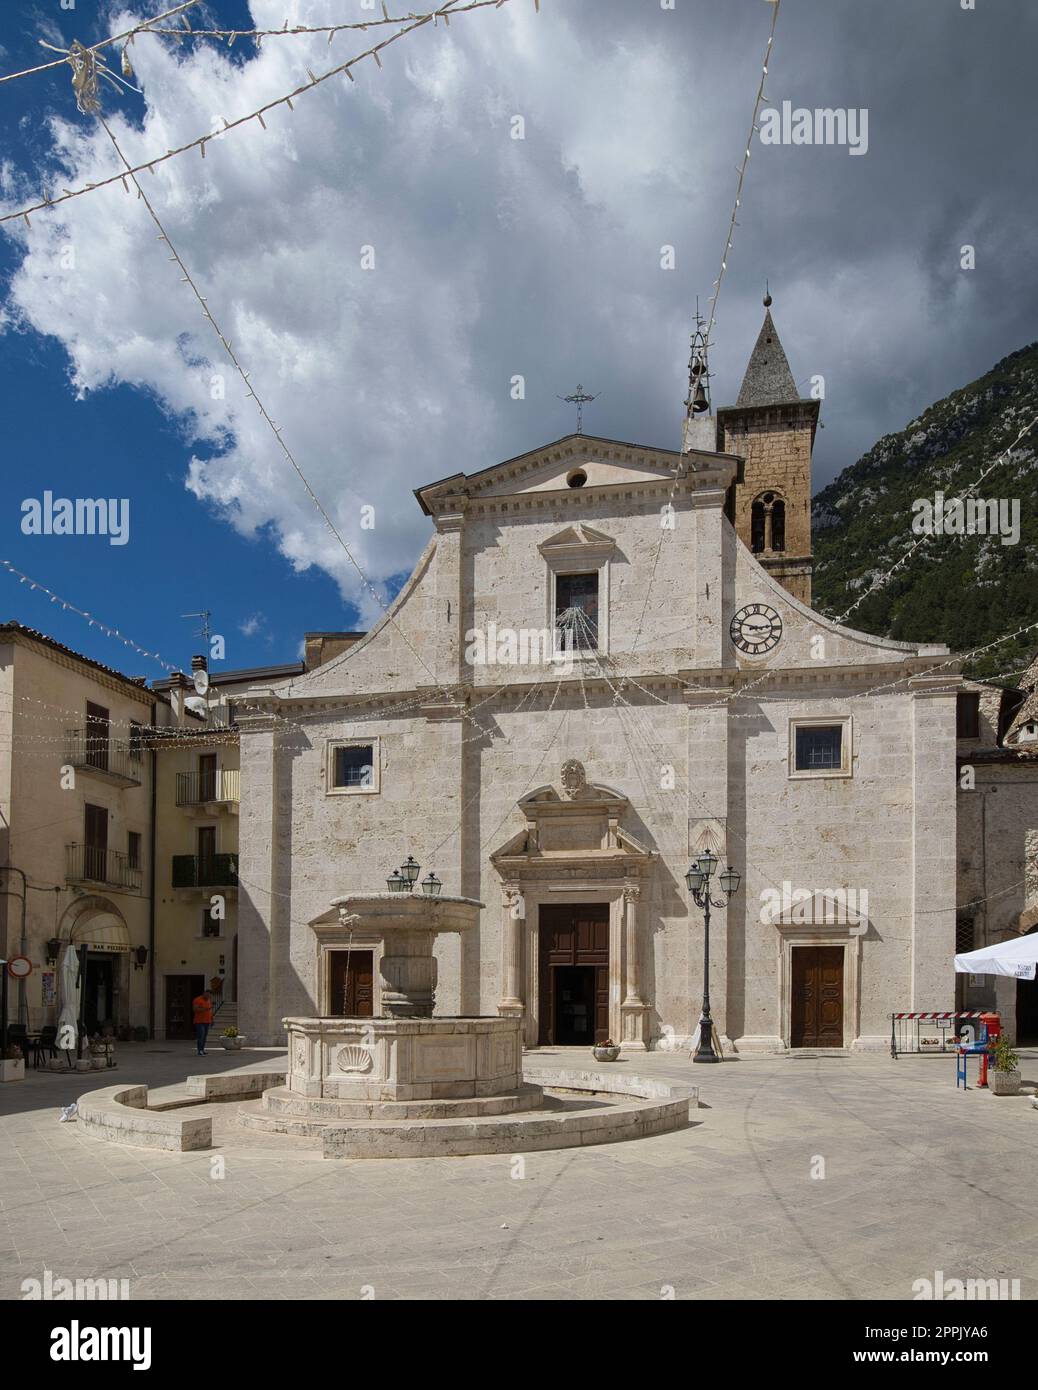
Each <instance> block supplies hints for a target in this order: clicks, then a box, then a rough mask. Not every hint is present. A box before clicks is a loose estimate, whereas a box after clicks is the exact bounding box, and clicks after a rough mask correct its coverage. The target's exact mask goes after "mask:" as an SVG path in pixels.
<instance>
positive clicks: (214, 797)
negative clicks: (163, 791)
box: [177, 767, 241, 815]
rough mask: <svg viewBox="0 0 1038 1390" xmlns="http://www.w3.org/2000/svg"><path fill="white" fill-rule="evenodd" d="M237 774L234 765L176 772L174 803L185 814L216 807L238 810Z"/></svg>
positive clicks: (208, 813) (207, 813) (213, 809)
mask: <svg viewBox="0 0 1038 1390" xmlns="http://www.w3.org/2000/svg"><path fill="white" fill-rule="evenodd" d="M240 781H241V774H240V773H239V771H238V769H237V768H236V767H235V768H219V769H217V768H212V769H208V768H207V769H205V770H204V771H202V772H178V773H177V805H178V806H180V807H181V808H182V809H183V810H185V811H186V812H187V813H188V815H191V814H193V813H201V814H205V815H210V814H212V813H213V812H216V811H221V810H223V811H228V812H230V813H231V815H237V814H238V801H239V794H238V788H239V785H240Z"/></svg>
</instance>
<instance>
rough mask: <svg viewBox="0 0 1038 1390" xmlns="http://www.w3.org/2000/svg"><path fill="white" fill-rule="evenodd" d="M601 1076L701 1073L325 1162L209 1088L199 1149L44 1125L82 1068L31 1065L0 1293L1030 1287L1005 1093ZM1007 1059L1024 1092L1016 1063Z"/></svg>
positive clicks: (1029, 1239) (248, 1057) (766, 1068)
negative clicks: (489, 1146) (616, 1100)
mask: <svg viewBox="0 0 1038 1390" xmlns="http://www.w3.org/2000/svg"><path fill="white" fill-rule="evenodd" d="M281 1056H283V1053H279V1052H277V1051H275V1050H273V1049H271V1050H260V1049H251V1050H249V1051H247V1052H245V1053H241V1054H236V1055H235V1054H224V1053H222V1052H216V1053H214V1054H211V1055H210V1056H209V1057H208V1058H206V1059H205V1060H204V1061H201V1060H200V1059H198V1058H196V1057H195V1056H194V1053H193V1048H192V1047H191V1046H190V1045H182V1044H178V1043H146V1044H139V1045H126V1046H123V1047H121V1048H120V1051H119V1060H120V1067H119V1071H118V1073H116V1074H115V1075H116V1076H117V1078H118V1079H119V1080H120V1081H125V1082H127V1083H130V1082H146V1083H147V1084H148V1085H149V1086H151V1087H161V1086H166V1085H171V1084H174V1083H176V1082H178V1081H181V1080H182V1079H183V1078H184V1076H185V1075H187V1074H189V1073H192V1072H195V1071H201V1070H202V1069H204V1068H208V1069H209V1070H211V1071H223V1070H230V1069H232V1068H234V1067H239V1066H241V1065H242V1064H243V1063H248V1064H250V1065H256V1066H258V1067H261V1068H264V1069H266V1068H269V1067H270V1066H271V1065H272V1064H273V1063H276V1061H277V1060H278V1059H279V1058H280V1057H281ZM560 1058H562V1059H565V1060H577V1059H579V1060H581V1061H583V1060H585V1053H584V1052H583V1051H578V1050H570V1049H556V1050H549V1049H544V1050H540V1051H537V1052H534V1053H531V1054H528V1056H527V1057H526V1059H525V1062H526V1067H527V1071H528V1074H529V1075H530V1076H531V1077H532V1078H534V1079H535V1077H536V1070H537V1067H538V1066H539V1065H558V1064H559V1061H560ZM617 1066H618V1067H620V1068H624V1069H627V1070H630V1071H632V1072H644V1073H647V1074H650V1075H660V1076H665V1077H668V1078H673V1079H675V1080H681V1079H693V1080H694V1081H696V1082H697V1083H699V1084H700V1086H701V1087H702V1100H703V1106H702V1107H701V1108H700V1109H699V1111H698V1112H696V1113H695V1116H694V1122H693V1124H692V1126H691V1127H690V1128H689V1129H686V1130H683V1131H681V1132H679V1133H676V1134H671V1135H665V1136H661V1137H659V1138H654V1139H647V1140H641V1141H637V1142H635V1143H631V1144H612V1145H606V1146H603V1147H590V1148H582V1149H567V1150H562V1151H558V1152H547V1153H533V1154H527V1155H523V1156H509V1155H496V1156H486V1157H472V1158H449V1159H446V1158H445V1159H414V1160H411V1159H408V1160H388V1159H386V1160H366V1161H344V1162H335V1161H329V1160H325V1159H324V1158H322V1157H321V1154H320V1151H319V1148H318V1145H317V1143H316V1141H312V1140H309V1139H294V1138H287V1137H284V1136H276V1135H269V1136H268V1135H261V1134H254V1133H250V1132H247V1131H244V1130H240V1129H238V1128H237V1126H236V1125H235V1124H234V1123H233V1119H234V1112H235V1106H234V1105H233V1104H232V1105H225V1106H212V1107H199V1108H197V1109H194V1110H193V1111H192V1112H191V1113H193V1114H205V1113H211V1114H213V1115H214V1117H215V1125H214V1140H215V1143H216V1147H215V1148H214V1149H213V1150H212V1151H208V1152H203V1153H188V1154H167V1153H159V1152H153V1151H149V1150H146V1149H134V1148H129V1147H123V1146H120V1145H115V1144H108V1143H102V1142H99V1141H96V1140H93V1139H89V1138H87V1137H86V1135H85V1134H83V1132H82V1130H81V1129H79V1128H78V1127H77V1125H76V1124H61V1123H59V1121H58V1114H59V1111H60V1108H61V1107H62V1106H63V1105H65V1104H67V1103H68V1102H69V1101H70V1100H73V1099H75V1098H76V1096H77V1095H79V1094H80V1093H81V1092H83V1091H85V1090H88V1089H90V1087H91V1086H92V1085H96V1084H98V1081H97V1079H96V1078H95V1077H94V1076H92V1075H85V1076H78V1075H77V1076H76V1077H75V1078H71V1077H70V1078H69V1079H68V1080H67V1081H66V1080H65V1078H63V1077H61V1076H54V1075H48V1074H42V1073H41V1074H33V1073H30V1074H29V1076H28V1078H27V1079H26V1081H24V1082H20V1083H15V1084H10V1085H5V1086H3V1087H2V1088H0V1117H2V1118H0V1254H2V1262H0V1269H2V1275H0V1296H2V1297H4V1298H7V1299H11V1298H20V1297H21V1296H22V1293H21V1281H22V1280H23V1279H26V1278H36V1279H40V1278H42V1277H43V1272H44V1270H45V1269H49V1270H51V1271H52V1274H53V1276H54V1277H55V1278H58V1277H61V1278H70V1279H75V1278H77V1277H78V1278H91V1279H94V1278H102V1277H105V1278H126V1279H128V1280H129V1281H130V1294H131V1297H132V1298H138V1299H154V1298H159V1299H162V1298H178V1299H179V1298H194V1299H210V1298H213V1299H215V1298H219V1299H228V1298H236V1299H250V1298H268V1297H272V1298H278V1299H282V1298H284V1299H300V1298H301V1299H312V1298H358V1299H359V1298H364V1297H375V1298H377V1299H386V1298H416V1299H427V1298H433V1299H452V1298H458V1299H484V1298H510V1299H555V1298H561V1299H581V1298H610V1299H613V1298H632V1299H658V1298H660V1297H668V1296H670V1291H671V1290H673V1296H674V1297H675V1298H679V1299H688V1298H717V1299H719V1298H737V1299H774V1298H779V1299H781V1298H827V1299H857V1298H886V1299H911V1298H912V1297H913V1296H914V1295H913V1288H912V1285H913V1281H915V1280H917V1279H925V1278H929V1279H933V1277H934V1275H935V1272H936V1271H937V1270H941V1271H943V1273H944V1277H945V1279H950V1278H969V1277H974V1278H1007V1279H1019V1280H1020V1294H1021V1297H1022V1298H1023V1299H1028V1298H1033V1297H1035V1294H1036V1291H1038V1212H1036V1210H1035V1208H1034V1204H1033V1203H1028V1202H1026V1201H1024V1200H1021V1198H1020V1197H1019V1196H1018V1195H1017V1194H1019V1193H1021V1192H1025V1191H1027V1190H1028V1186H1029V1185H1033V1171H1034V1148H1035V1141H1036V1139H1038V1110H1035V1109H1034V1108H1033V1107H1032V1106H1031V1104H1030V1101H1029V1100H1028V1099H1027V1098H1018V1099H1010V1098H997V1097H994V1096H991V1095H989V1094H987V1093H985V1092H981V1091H976V1090H970V1091H968V1092H967V1093H966V1094H963V1093H962V1092H961V1091H960V1092H956V1090H955V1086H954V1061H953V1060H952V1059H951V1058H950V1057H945V1058H937V1057H921V1058H909V1057H903V1058H901V1059H899V1060H898V1061H897V1062H894V1061H891V1060H890V1059H889V1058H886V1057H875V1058H867V1059H866V1058H862V1059H859V1058H845V1057H832V1058H822V1059H813V1058H812V1059H808V1058H803V1059H801V1058H788V1057H779V1058H773V1059H766V1060H765V1059H761V1060H754V1061H739V1062H731V1063H726V1064H725V1065H724V1066H721V1067H695V1068H693V1067H692V1065H691V1064H690V1063H689V1061H688V1060H687V1058H686V1057H685V1056H684V1055H677V1056H675V1055H667V1054H661V1053H651V1054H647V1055H646V1056H644V1057H641V1058H638V1059H636V1060H630V1061H625V1062H620V1063H618V1064H617ZM1021 1068H1022V1071H1023V1075H1024V1081H1025V1089H1031V1088H1033V1087H1034V1086H1035V1085H1036V1084H1038V1053H1036V1052H1034V1051H1024V1052H1023V1053H1022V1061H1021ZM693 1073H694V1075H693ZM970 1078H971V1083H972V1081H973V1080H974V1079H975V1069H974V1067H973V1065H972V1064H971V1068H970ZM108 1079H112V1078H111V1076H110V1077H109V1078H102V1080H108ZM218 1160H222V1164H221V1163H220V1162H219V1161H218ZM221 1167H222V1170H223V1175H222V1176H220V1172H221ZM823 1172H824V1176H813V1174H820V1173H823Z"/></svg>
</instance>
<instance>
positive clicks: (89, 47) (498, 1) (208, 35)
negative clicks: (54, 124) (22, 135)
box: [0, 0, 539, 84]
mask: <svg viewBox="0 0 1038 1390" xmlns="http://www.w3.org/2000/svg"><path fill="white" fill-rule="evenodd" d="M202 3H203V0H183V2H182V3H181V4H179V5H175V6H174V7H173V8H172V9H170V10H164V11H163V12H162V13H161V14H157V15H152V16H151V18H150V19H142V20H140V21H139V22H138V23H137V24H134V25H133V26H132V27H131V28H129V29H123V30H121V31H120V32H119V33H118V34H110V35H109V36H108V38H106V39H100V40H99V41H98V42H97V43H93V44H81V45H80V48H81V49H82V51H83V52H84V53H88V54H95V55H96V54H98V53H102V52H103V51H104V49H106V48H111V47H114V46H115V45H117V44H122V46H123V48H122V51H123V53H124V54H126V53H127V52H128V48H129V45H130V44H132V43H133V42H134V40H135V39H136V38H137V36H138V35H139V34H159V35H162V36H165V37H167V38H172V39H176V40H177V41H178V42H179V43H183V42H184V41H185V40H187V39H225V40H226V41H227V44H228V46H231V45H233V44H234V42H235V40H237V39H255V40H258V41H262V40H263V39H267V38H293V37H297V36H299V35H302V34H326V35H328V42H329V44H330V43H331V41H332V39H334V38H335V36H336V34H341V33H343V32H346V31H349V30H357V31H360V32H365V31H366V30H368V29H377V28H379V27H381V26H383V25H386V24H410V23H412V22H413V21H414V20H417V19H423V20H426V21H427V20H429V19H432V20H433V22H434V23H436V22H437V21H438V20H439V19H443V21H444V23H445V24H446V25H448V26H449V25H450V16H451V15H452V14H463V13H464V12H465V9H474V8H477V6H476V5H467V6H461V7H457V8H456V7H454V6H452V5H450V4H447V5H444V6H441V8H440V9H438V10H428V11H425V12H421V13H419V12H416V11H414V10H409V11H408V12H407V14H403V15H391V14H390V13H389V9H388V7H387V6H386V3H385V0H381V5H382V15H381V17H379V16H377V15H375V16H372V18H371V19H356V20H351V21H349V22H348V23H340V24H289V22H288V20H287V19H286V20H285V22H284V23H283V24H282V26H281V28H280V29H206V28H201V27H199V28H196V27H194V26H193V25H192V24H191V22H190V20H189V19H188V18H187V11H188V10H191V9H194V8H195V7H196V6H197V5H200V4H202ZM483 3H485V4H492V5H495V6H496V7H498V8H500V6H501V5H504V4H506V3H507V0H483ZM535 8H538V9H539V0H535ZM178 15H181V16H183V20H184V22H183V24H182V25H170V26H168V27H167V26H166V25H165V21H166V20H169V19H175V18H176V17H177V16H178ZM39 42H40V44H41V46H42V47H44V48H49V49H52V50H53V51H56V52H64V50H61V49H56V48H55V46H54V45H53V44H50V43H46V42H45V41H44V40H43V39H40V41H39ZM68 61H69V58H68V55H67V54H66V55H65V56H64V57H61V58H54V59H51V60H50V61H49V62H46V63H38V64H36V66H35V67H31V68H23V69H22V70H21V71H20V72H8V73H0V84H2V83H4V82H14V81H15V80H16V79H18V78H21V77H32V76H34V75H35V74H36V73H40V72H50V71H52V70H53V69H54V68H60V67H63V66H64V65H65V64H66V63H67V62H68Z"/></svg>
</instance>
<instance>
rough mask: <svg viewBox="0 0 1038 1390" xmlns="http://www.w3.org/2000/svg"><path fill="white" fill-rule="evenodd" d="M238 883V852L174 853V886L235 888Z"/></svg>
mask: <svg viewBox="0 0 1038 1390" xmlns="http://www.w3.org/2000/svg"><path fill="white" fill-rule="evenodd" d="M237 883H238V856H237V855H236V854H213V855H208V856H201V855H197V854H174V856H173V887H174V888H234V887H236V886H237Z"/></svg>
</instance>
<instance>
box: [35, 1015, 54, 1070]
mask: <svg viewBox="0 0 1038 1390" xmlns="http://www.w3.org/2000/svg"><path fill="white" fill-rule="evenodd" d="M57 1036H58V1030H57V1028H56V1027H55V1026H54V1024H53V1023H49V1024H48V1025H47V1027H46V1028H42V1029H41V1030H40V1036H39V1037H38V1038H36V1039H35V1040H34V1041H33V1044H32V1064H33V1066H34V1067H39V1066H40V1065H41V1064H42V1063H43V1062H44V1061H45V1060H46V1059H47V1057H56V1056H57V1055H58V1049H57V1048H56V1047H55V1046H54V1039H55V1038H56V1037H57Z"/></svg>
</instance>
